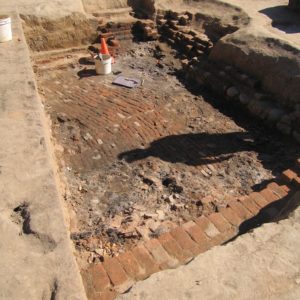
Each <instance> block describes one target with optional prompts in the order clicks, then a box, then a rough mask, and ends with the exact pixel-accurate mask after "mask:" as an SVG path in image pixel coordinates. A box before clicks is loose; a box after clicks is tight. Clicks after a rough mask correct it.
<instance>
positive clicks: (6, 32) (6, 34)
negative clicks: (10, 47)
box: [0, 16, 12, 43]
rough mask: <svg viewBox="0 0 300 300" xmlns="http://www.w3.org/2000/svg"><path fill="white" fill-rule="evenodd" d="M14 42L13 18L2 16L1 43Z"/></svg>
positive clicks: (0, 18) (0, 22)
mask: <svg viewBox="0 0 300 300" xmlns="http://www.w3.org/2000/svg"><path fill="white" fill-rule="evenodd" d="M11 40H12V30H11V17H9V16H0V43H3V42H7V41H11Z"/></svg>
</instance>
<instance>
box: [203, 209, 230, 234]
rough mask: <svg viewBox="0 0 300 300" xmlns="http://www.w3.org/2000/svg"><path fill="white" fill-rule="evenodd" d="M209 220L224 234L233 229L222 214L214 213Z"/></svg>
mask: <svg viewBox="0 0 300 300" xmlns="http://www.w3.org/2000/svg"><path fill="white" fill-rule="evenodd" d="M208 219H209V220H210V221H211V222H212V223H213V224H214V225H215V226H216V227H217V229H218V230H219V231H220V232H221V233H222V232H225V231H227V230H229V229H230V228H231V225H230V224H229V222H228V221H226V219H225V218H224V217H223V216H222V214H220V213H213V214H210V215H209V216H208Z"/></svg>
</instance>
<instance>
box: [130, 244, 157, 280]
mask: <svg viewBox="0 0 300 300" xmlns="http://www.w3.org/2000/svg"><path fill="white" fill-rule="evenodd" d="M131 252H132V254H133V255H134V257H135V259H136V260H137V262H138V263H139V264H140V265H141V267H142V268H143V269H144V270H145V276H146V277H149V276H150V275H151V274H153V273H156V272H158V271H159V266H158V265H157V263H156V262H155V261H154V259H153V257H152V256H151V255H150V253H149V252H148V250H147V249H146V248H145V247H144V246H143V245H139V246H136V247H134V248H133V249H132V250H131Z"/></svg>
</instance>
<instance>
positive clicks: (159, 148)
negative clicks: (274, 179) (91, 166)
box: [118, 132, 254, 166]
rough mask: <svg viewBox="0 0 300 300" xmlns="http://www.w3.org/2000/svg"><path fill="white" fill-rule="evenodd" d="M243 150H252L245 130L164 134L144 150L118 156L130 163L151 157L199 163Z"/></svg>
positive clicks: (207, 162)
mask: <svg viewBox="0 0 300 300" xmlns="http://www.w3.org/2000/svg"><path fill="white" fill-rule="evenodd" d="M247 150H254V148H253V142H252V140H251V137H250V136H249V134H248V133H247V132H232V133H226V134H217V133H216V134H208V133H196V134H180V135H171V136H166V137H163V138H161V139H159V140H156V141H154V142H152V143H151V144H150V146H149V147H148V148H146V149H134V150H131V151H127V152H123V153H121V154H120V155H119V156H118V158H119V159H125V160H126V161H127V162H130V163H131V162H134V161H137V160H141V159H145V158H147V157H149V156H153V157H158V158H160V159H161V160H164V161H166V162H171V163H179V162H180V163H185V164H187V165H189V166H199V165H202V164H209V163H213V162H217V161H219V162H220V161H223V160H227V159H229V158H230V157H231V156H232V154H233V153H235V152H239V151H247ZM210 157H213V158H210Z"/></svg>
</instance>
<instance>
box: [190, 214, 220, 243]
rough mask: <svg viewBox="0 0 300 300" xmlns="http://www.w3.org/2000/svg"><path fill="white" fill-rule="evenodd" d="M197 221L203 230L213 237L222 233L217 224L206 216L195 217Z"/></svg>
mask: <svg viewBox="0 0 300 300" xmlns="http://www.w3.org/2000/svg"><path fill="white" fill-rule="evenodd" d="M195 223H196V224H197V225H198V226H199V227H200V228H201V229H202V230H203V232H204V233H205V234H206V235H207V236H208V237H209V238H211V239H213V238H215V237H216V236H218V235H219V234H220V231H219V230H218V229H217V228H216V226H215V225H214V224H213V223H212V222H211V221H210V220H209V219H208V218H206V217H205V216H201V217H199V218H197V219H195Z"/></svg>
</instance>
